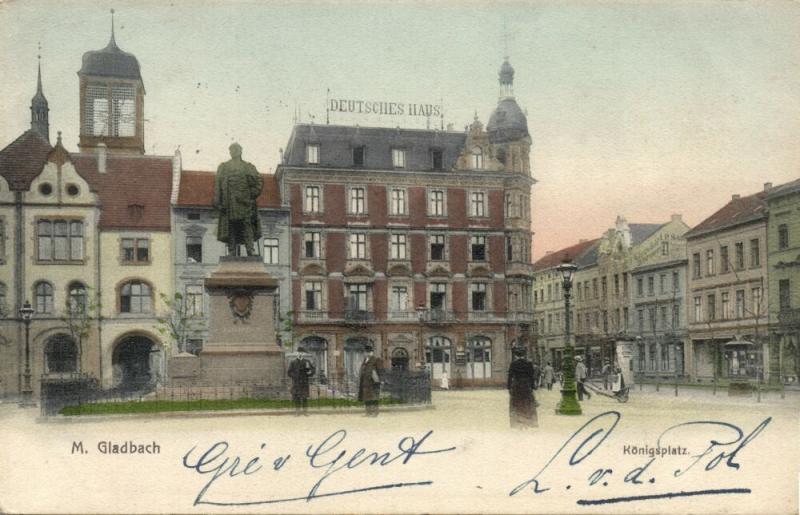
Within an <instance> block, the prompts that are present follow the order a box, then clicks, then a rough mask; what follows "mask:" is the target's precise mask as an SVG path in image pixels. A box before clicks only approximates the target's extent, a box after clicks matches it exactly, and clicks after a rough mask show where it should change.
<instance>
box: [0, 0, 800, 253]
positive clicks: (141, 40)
mask: <svg viewBox="0 0 800 515" xmlns="http://www.w3.org/2000/svg"><path fill="white" fill-rule="evenodd" d="M112 7H113V8H115V9H116V15H115V16H116V41H117V43H118V45H119V46H120V48H122V49H123V50H125V51H128V52H131V53H133V54H135V55H136V57H137V58H138V60H139V63H140V65H141V70H142V75H143V78H144V84H145V88H146V91H147V95H146V97H145V118H146V120H147V121H146V125H145V141H146V149H147V152H148V153H152V154H172V153H173V152H174V150H175V149H176V148H177V147H180V149H181V152H182V155H183V165H184V168H185V169H190V170H198V169H199V170H213V169H215V168H216V166H217V164H218V163H219V162H221V161H223V160H225V159H227V147H228V145H229V144H230V142H231V141H233V140H236V141H239V142H240V143H241V144H242V146H243V147H244V158H245V159H246V160H248V161H251V162H253V163H254V164H255V165H256V167H257V168H258V169H259V170H260V171H262V172H270V171H274V168H275V166H276V164H277V161H278V158H279V148H281V147H284V146H285V145H286V142H287V140H288V138H289V135H290V133H291V129H292V124H293V119H294V115H295V111H296V110H298V111H299V112H300V113H301V119H302V121H310V120H311V117H312V116H313V117H314V119H315V121H316V123H325V101H326V92H327V90H328V89H330V91H331V97H333V98H347V99H364V100H385V101H394V102H403V103H409V102H413V103H439V102H440V101H441V102H443V106H444V112H445V118H444V121H445V124H448V123H452V124H453V126H454V127H455V128H456V130H462V129H463V128H464V126H465V125H466V124H468V123H470V122H471V121H472V118H473V116H474V114H475V113H476V112H477V114H478V117H479V118H480V120H481V121H483V122H484V123H486V121H487V120H488V117H489V114H490V113H491V111H492V109H493V108H494V106H495V104H496V101H497V95H498V85H497V71H498V68H499V66H500V64H501V62H502V60H503V55H504V53H505V50H504V46H506V45H505V44H504V40H506V39H507V48H508V53H509V55H510V60H511V63H512V65H513V66H514V68H515V69H516V76H515V81H514V87H515V93H516V97H517V101H518V102H519V104H520V105H521V106H522V107H523V108H524V109H527V112H528V123H529V129H530V133H531V136H532V138H533V149H532V153H531V161H532V168H533V175H534V177H535V178H536V179H537V180H538V181H539V182H538V183H537V184H536V185H535V186H534V189H533V201H532V206H533V229H534V232H535V236H534V257H535V258H538V257H541V256H542V255H543V254H544V253H545V251H547V250H556V249H558V248H561V247H564V246H567V245H570V244H572V243H574V242H577V241H578V240H579V239H581V238H594V237H597V236H599V235H600V234H601V233H602V232H603V231H604V230H605V229H607V228H609V227H611V226H612V225H613V223H614V219H615V218H616V216H617V215H618V214H622V215H624V216H625V217H626V218H627V219H628V221H629V222H665V221H668V220H669V217H670V214H672V213H681V214H683V216H684V220H686V222H687V223H688V224H689V225H694V224H697V223H698V222H700V221H701V220H702V219H703V218H705V217H706V216H708V215H710V214H711V213H712V212H714V211H715V210H716V209H718V208H719V207H721V206H722V205H723V204H724V203H725V202H727V200H728V199H730V196H731V194H733V193H740V194H749V193H753V192H756V191H758V190H759V189H761V188H762V187H763V183H764V182H768V181H771V182H773V183H775V184H778V183H782V182H787V181H789V180H793V179H795V178H797V177H799V176H800V144H798V142H799V141H800V5H798V4H797V3H792V2H777V1H776V2H668V3H666V2H665V3H654V2H649V3H647V4H640V5H637V4H636V3H633V2H618V3H613V4H612V3H597V2H566V3H558V4H555V3H547V2H537V3H508V4H501V5H500V6H497V5H492V6H490V5H489V3H488V2H469V3H467V2H445V3H440V4H437V6H436V7H429V6H426V5H424V4H421V3H411V2H402V3H388V2H384V3H378V4H375V3H369V4H367V3H358V4H356V3H337V4H333V3H325V2H316V3H307V4H303V5H299V4H295V3H291V4H290V3H276V2H213V1H204V2H191V1H181V2H179V1H177V0H176V1H174V2H173V3H169V2H164V1H159V2H136V3H133V2H128V1H117V2H111V3H109V2H96V1H93V2H84V1H73V2H55V1H36V0H31V1H24V2H23V1H12V2H6V3H0V27H2V31H0V69H2V70H3V71H4V73H3V78H2V79H0V94H2V98H3V102H2V105H0V119H2V124H1V125H0V147H3V146H5V145H7V144H8V143H10V142H11V141H13V139H14V138H16V137H17V136H18V135H19V134H20V133H21V132H23V131H24V130H26V129H27V128H28V127H29V122H30V111H29V109H28V107H29V105H30V98H31V97H32V96H33V94H34V92H35V86H36V55H37V43H38V42H41V45H42V75H43V81H44V92H45V95H46V96H47V99H48V101H49V104H50V131H51V139H52V141H53V143H54V142H55V134H56V131H58V130H61V131H63V140H64V144H65V145H66V147H67V148H68V149H69V150H73V151H76V150H77V142H78V119H79V117H78V100H79V99H78V76H77V73H76V72H77V71H78V69H79V68H80V66H81V56H82V55H83V53H84V52H85V51H88V50H98V49H101V48H103V47H104V46H105V45H106V43H107V42H108V39H109V33H110V14H109V10H110V9H111V8H112ZM504 21H506V22H507V32H508V33H509V34H510V36H509V37H507V38H504V37H503V34H504V29H503V26H504ZM331 123H346V124H355V123H359V124H361V125H362V126H392V127H393V126H396V125H400V126H404V127H425V125H426V121H425V119H424V118H413V117H409V116H404V117H397V116H395V117H390V116H385V117H378V116H372V115H364V116H362V117H360V118H354V117H349V118H345V117H343V116H338V117H337V116H336V115H332V116H331ZM431 123H432V124H433V125H437V126H438V121H432V122H431Z"/></svg>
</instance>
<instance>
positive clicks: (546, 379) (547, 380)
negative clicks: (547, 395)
mask: <svg viewBox="0 0 800 515" xmlns="http://www.w3.org/2000/svg"><path fill="white" fill-rule="evenodd" d="M555 376H556V373H555V370H553V365H551V364H550V362H549V361H548V362H547V364H545V366H544V370H543V371H542V382H543V383H544V385H545V386H546V387H547V389H548V390H552V389H553V383H554V382H555V379H556V377H555Z"/></svg>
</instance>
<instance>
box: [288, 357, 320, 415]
mask: <svg viewBox="0 0 800 515" xmlns="http://www.w3.org/2000/svg"><path fill="white" fill-rule="evenodd" d="M304 352H305V349H304V348H303V347H300V348H299V349H297V355H296V356H295V358H294V359H293V360H292V361H291V363H289V370H288V375H289V377H290V378H291V379H292V402H294V412H295V415H299V414H300V408H302V409H303V415H308V395H309V382H310V380H311V376H313V375H314V365H313V364H311V362H310V361H309V360H308V359H306V357H305V356H304V355H303V353H304Z"/></svg>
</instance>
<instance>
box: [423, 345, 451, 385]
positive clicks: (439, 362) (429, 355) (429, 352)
mask: <svg viewBox="0 0 800 515" xmlns="http://www.w3.org/2000/svg"><path fill="white" fill-rule="evenodd" d="M452 347H453V342H452V341H450V338H446V337H444V336H431V337H430V338H428V345H427V346H426V347H425V363H426V364H430V366H431V373H432V374H433V378H434V379H441V377H442V374H445V373H447V374H448V375H449V374H450V356H451V353H452Z"/></svg>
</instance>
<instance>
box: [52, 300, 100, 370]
mask: <svg viewBox="0 0 800 515" xmlns="http://www.w3.org/2000/svg"><path fill="white" fill-rule="evenodd" d="M64 308H65V309H64V316H63V317H61V321H62V322H64V324H66V326H67V329H68V330H69V334H70V336H71V337H72V340H73V341H74V342H75V345H77V347H78V371H79V372H80V369H81V356H82V354H83V342H84V340H86V339H87V338H88V337H89V334H90V333H91V330H92V321H93V320H96V319H98V317H99V314H100V294H99V293H97V294H95V293H94V292H93V290H92V289H91V288H85V287H80V288H75V287H71V288H70V291H69V295H67V298H66V301H65V306H64Z"/></svg>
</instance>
